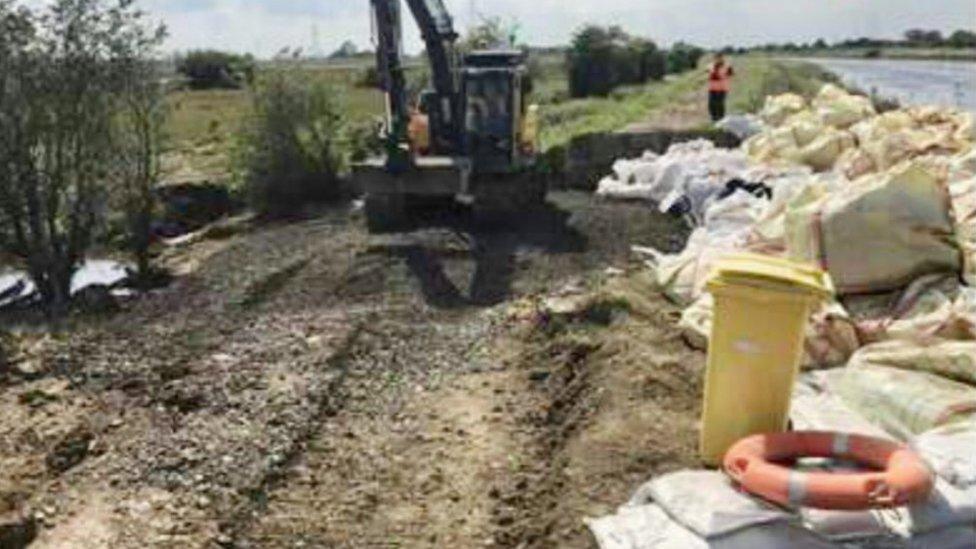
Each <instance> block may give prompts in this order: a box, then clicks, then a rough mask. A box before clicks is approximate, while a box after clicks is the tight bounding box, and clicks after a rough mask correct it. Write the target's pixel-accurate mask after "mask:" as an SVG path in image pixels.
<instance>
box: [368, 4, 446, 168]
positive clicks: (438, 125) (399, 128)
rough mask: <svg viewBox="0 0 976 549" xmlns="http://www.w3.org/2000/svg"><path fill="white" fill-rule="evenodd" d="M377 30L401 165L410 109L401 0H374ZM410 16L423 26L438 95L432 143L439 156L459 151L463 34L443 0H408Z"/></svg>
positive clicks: (394, 149)
mask: <svg viewBox="0 0 976 549" xmlns="http://www.w3.org/2000/svg"><path fill="white" fill-rule="evenodd" d="M370 3H371V5H372V9H373V20H374V24H375V26H376V28H375V34H376V42H377V44H376V55H377V66H378V68H379V72H380V80H381V82H382V85H383V90H384V91H385V92H386V94H387V97H388V101H389V121H388V124H389V127H388V134H387V141H388V146H387V149H388V150H387V153H388V154H390V153H393V154H392V155H391V157H390V158H391V161H392V160H394V158H396V160H395V162H396V163H401V161H400V159H399V156H400V155H401V154H402V153H401V152H399V151H402V150H403V148H404V146H405V144H406V141H407V126H408V124H409V121H410V107H409V105H408V98H407V84H406V75H405V71H404V65H403V59H402V55H401V52H402V50H403V38H402V34H403V31H402V24H401V9H400V0H370ZM407 4H408V5H409V7H410V12H411V13H412V14H413V17H414V19H415V20H416V22H417V26H418V27H420V35H421V37H422V38H423V41H424V45H425V47H426V52H427V57H428V60H429V64H430V70H431V80H432V84H433V91H434V94H433V96H432V101H430V103H429V104H428V105H426V106H427V107H428V109H432V110H434V111H435V112H429V113H428V114H429V115H430V118H431V133H432V137H433V139H432V141H433V145H434V148H435V149H436V152H438V153H441V154H450V153H452V152H456V149H457V143H458V142H459V129H458V128H459V125H458V122H457V120H458V117H459V95H458V89H457V88H458V85H457V77H456V70H455V61H454V43H455V41H457V38H458V35H457V33H456V32H455V31H454V23H453V21H452V19H451V16H450V14H449V13H448V11H447V9H446V8H445V7H444V3H443V1H442V0H407Z"/></svg>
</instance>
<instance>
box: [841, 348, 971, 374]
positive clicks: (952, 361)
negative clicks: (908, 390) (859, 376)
mask: <svg viewBox="0 0 976 549" xmlns="http://www.w3.org/2000/svg"><path fill="white" fill-rule="evenodd" d="M851 362H852V365H853V366H884V367H888V368H898V369H901V370H913V371H919V372H927V373H930V374H935V375H937V376H940V377H944V378H946V379H951V380H954V381H959V382H962V383H968V384H970V385H976V341H951V340H941V339H937V340H931V341H918V340H904V339H901V340H891V341H883V342H880V343H875V344H872V345H869V346H867V347H864V348H863V349H861V350H860V351H858V353H857V356H856V357H855V359H854V360H852V361H851Z"/></svg>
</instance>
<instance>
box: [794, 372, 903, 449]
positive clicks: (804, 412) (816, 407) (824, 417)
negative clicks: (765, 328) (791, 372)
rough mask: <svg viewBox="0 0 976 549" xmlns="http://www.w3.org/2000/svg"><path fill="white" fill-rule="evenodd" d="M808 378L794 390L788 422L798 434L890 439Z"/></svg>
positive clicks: (881, 430) (802, 379)
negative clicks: (816, 432)
mask: <svg viewBox="0 0 976 549" xmlns="http://www.w3.org/2000/svg"><path fill="white" fill-rule="evenodd" d="M813 379H814V378H813V376H812V375H811V374H805V375H804V376H802V377H801V378H800V381H799V382H798V383H797V384H796V387H795V388H794V390H793V399H792V401H791V405H790V419H791V420H792V421H793V428H794V429H795V430H797V431H837V432H844V433H853V434H857V435H864V436H869V437H875V438H883V439H890V438H892V437H891V435H889V434H888V433H886V432H885V431H884V429H881V428H880V427H878V426H877V425H875V424H874V423H871V422H870V421H869V420H868V419H867V418H865V417H864V416H862V415H861V414H859V413H858V412H857V411H855V410H854V409H853V408H851V407H850V406H848V405H847V404H846V403H845V402H844V401H843V400H842V399H841V398H840V397H839V396H837V395H835V394H833V393H831V392H829V391H824V390H822V387H819V386H818V385H819V384H818V383H817V382H815V381H813Z"/></svg>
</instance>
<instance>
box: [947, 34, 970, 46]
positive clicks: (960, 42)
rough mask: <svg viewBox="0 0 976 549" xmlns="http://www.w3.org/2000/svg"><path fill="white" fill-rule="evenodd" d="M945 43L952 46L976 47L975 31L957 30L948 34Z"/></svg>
mask: <svg viewBox="0 0 976 549" xmlns="http://www.w3.org/2000/svg"><path fill="white" fill-rule="evenodd" d="M947 43H948V44H949V46H951V47H953V48H976V32H973V31H968V30H957V31H956V32H954V33H952V35H950V36H949V39H948V40H947Z"/></svg>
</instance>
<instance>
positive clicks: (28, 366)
mask: <svg viewBox="0 0 976 549" xmlns="http://www.w3.org/2000/svg"><path fill="white" fill-rule="evenodd" d="M363 227H364V223H363V221H362V219H360V218H359V214H356V213H350V211H348V210H347V209H338V210H330V211H325V212H320V213H319V214H317V215H315V216H313V217H312V218H311V219H309V220H306V221H302V222H295V223H288V224H281V225H276V226H262V227H254V228H250V229H249V230H247V231H246V232H243V233H241V234H235V235H225V234H220V235H219V236H220V237H222V238H213V236H214V235H211V238H207V239H200V240H198V241H196V242H193V243H191V244H187V245H185V246H182V247H180V248H179V249H177V250H174V251H171V252H168V254H167V259H166V261H167V262H168V263H169V264H170V265H171V266H172V267H174V268H175V269H176V270H177V272H179V273H182V275H181V276H180V277H178V279H177V281H176V283H175V284H174V286H173V287H172V288H170V289H168V290H166V291H164V292H160V293H158V294H154V295H152V296H149V297H147V298H144V299H141V300H138V301H136V302H132V303H128V304H126V305H125V307H124V310H123V312H121V313H118V314H116V315H114V316H111V317H107V318H102V319H99V320H97V321H93V320H86V322H84V323H83V324H80V325H79V327H77V328H76V329H75V330H74V331H73V332H72V333H71V334H70V335H69V336H66V337H62V338H58V339H46V340H42V341H32V342H30V343H29V344H28V345H26V347H27V348H26V349H25V350H24V352H23V353H22V355H21V357H20V359H19V360H20V363H19V365H18V371H20V372H21V373H20V374H18V375H13V376H8V377H7V379H6V381H4V382H3V383H4V384H5V387H4V388H3V391H2V392H0V414H2V417H3V418H4V419H3V420H0V517H4V518H3V519H2V520H0V526H3V528H0V546H4V547H6V546H5V545H3V537H2V536H4V535H7V533H11V536H13V537H11V538H9V539H12V540H16V539H18V538H17V537H16V536H19V537H20V538H24V539H26V538H29V537H34V538H35V544H34V546H37V547H146V546H152V547H207V546H224V547H493V546H494V547H589V546H590V541H589V538H588V536H587V534H586V532H585V527H584V523H583V520H584V519H585V518H586V517H588V516H597V515H599V514H602V513H606V512H608V511H610V510H612V509H613V508H615V507H616V506H617V505H619V504H620V503H622V502H624V501H625V500H626V499H627V498H628V497H629V494H630V492H631V491H632V490H633V489H635V488H636V487H637V486H638V485H639V484H640V483H641V482H643V481H644V480H646V479H647V478H649V477H650V476H652V475H653V474H656V473H659V472H661V471H667V470H673V469H677V468H681V467H685V466H692V465H694V461H693V459H694V451H693V450H694V441H695V422H696V420H697V416H698V412H699V411H698V408H697V407H698V404H697V400H698V394H699V392H700V373H701V368H702V357H701V356H700V355H698V354H697V353H694V352H691V351H689V350H687V348H686V347H685V346H684V344H683V342H682V341H681V340H680V337H678V335H677V334H676V333H675V331H674V330H673V329H672V328H670V327H671V326H672V325H673V323H674V315H675V314H676V311H675V309H674V308H672V307H671V306H670V305H669V304H667V303H665V302H664V301H663V300H662V299H660V298H659V297H657V296H656V295H655V294H654V292H653V291H652V290H651V288H650V284H649V283H648V281H647V280H644V279H643V277H642V275H641V274H640V273H639V272H638V273H634V274H627V275H617V276H612V277H611V276H609V275H607V273H606V269H607V268H608V267H610V266H615V267H619V268H622V269H626V268H627V267H628V264H629V251H630V246H631V245H632V244H638V243H639V244H644V245H652V246H656V247H658V248H663V249H680V248H681V246H682V245H683V242H684V239H685V237H686V232H685V230H684V229H683V228H682V227H681V224H680V223H679V222H677V221H676V220H672V219H669V218H667V217H664V216H660V215H656V214H653V213H652V212H651V210H649V209H647V208H646V207H642V206H638V205H621V204H605V203H599V202H595V201H593V199H592V198H591V197H590V196H588V195H583V194H576V193H554V194H553V196H552V197H551V199H550V205H549V207H547V208H546V209H545V210H543V211H539V212H534V213H533V214H532V215H521V216H514V217H513V218H511V219H506V220H503V222H501V223H495V224H492V225H491V226H490V227H489V226H475V225H473V224H472V222H471V221H470V219H469V217H468V215H467V213H466V212H464V211H463V210H460V209H459V210H457V211H453V212H448V213H444V212H440V213H435V212H428V213H426V214H424V215H422V216H420V218H419V219H418V222H417V224H416V226H415V227H413V228H412V230H410V231H407V232H404V233H398V234H387V235H370V234H367V233H366V231H365V229H364V228H363ZM546 300H548V301H546ZM24 372H31V375H24ZM8 517H9V518H8ZM17 517H20V518H19V519H18V518H17ZM30 517H33V519H31V518H30ZM4 521H6V522H4ZM8 527H9V528H8ZM10 546H11V547H16V546H18V545H16V543H11V544H10Z"/></svg>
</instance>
